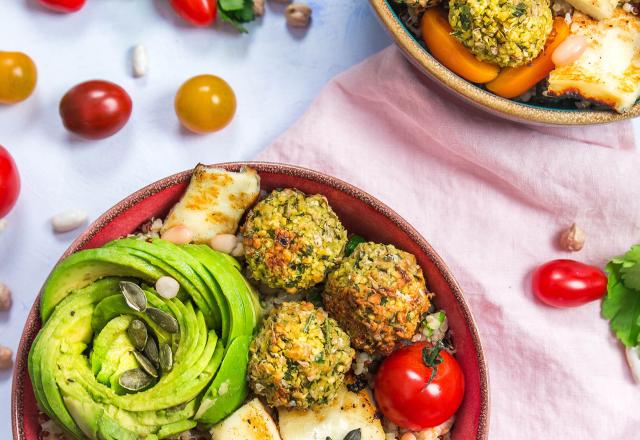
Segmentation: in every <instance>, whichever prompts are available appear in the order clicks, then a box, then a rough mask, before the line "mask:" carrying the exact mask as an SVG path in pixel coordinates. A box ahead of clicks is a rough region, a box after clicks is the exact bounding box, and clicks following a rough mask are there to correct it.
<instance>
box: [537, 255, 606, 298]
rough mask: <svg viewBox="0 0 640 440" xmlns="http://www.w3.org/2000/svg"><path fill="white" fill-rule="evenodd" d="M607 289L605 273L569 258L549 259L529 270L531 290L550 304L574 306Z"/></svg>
mask: <svg viewBox="0 0 640 440" xmlns="http://www.w3.org/2000/svg"><path fill="white" fill-rule="evenodd" d="M606 292H607V276H606V275H605V274H604V272H603V271H601V270H600V269H598V268H597V267H593V266H589V265H586V264H583V263H580V262H578V261H573V260H553V261H549V262H548V263H545V264H543V265H542V266H540V267H539V268H537V269H536V270H535V272H533V293H534V294H535V295H536V296H537V297H538V298H539V299H540V301H542V302H544V303H546V304H548V305H550V306H554V307H576V306H581V305H582V304H586V303H588V302H590V301H595V300H597V299H600V298H602V297H603V296H604V294H605V293H606Z"/></svg>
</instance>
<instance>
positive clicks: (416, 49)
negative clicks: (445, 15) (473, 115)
mask: <svg viewBox="0 0 640 440" xmlns="http://www.w3.org/2000/svg"><path fill="white" fill-rule="evenodd" d="M392 1H393V0H369V2H370V3H371V5H372V6H373V9H374V10H375V12H376V14H377V15H378V17H379V18H380V21H381V22H382V25H383V26H384V27H385V28H386V29H387V30H388V31H389V33H390V34H391V36H392V37H393V39H394V40H395V42H396V44H397V45H398V46H399V47H400V49H402V51H403V52H404V54H405V55H406V57H407V58H408V59H409V61H411V62H412V63H413V64H414V65H415V66H416V67H417V68H418V69H420V70H421V71H422V72H424V73H425V74H426V75H427V76H428V77H430V78H431V79H433V80H434V81H435V82H436V83H437V84H439V85H440V86H442V87H444V88H445V89H446V90H448V91H450V92H451V93H452V94H455V95H457V96H458V97H459V98H461V99H462V100H464V101H466V102H468V103H470V104H472V105H473V106H475V107H478V108H481V109H483V110H485V111H487V112H489V113H491V114H493V115H496V116H500V117H503V118H506V119H510V120H513V121H517V122H526V123H532V124H539V125H591V124H606V123H609V122H615V121H621V120H624V119H631V118H635V117H637V116H640V103H637V104H636V105H635V106H634V107H633V108H631V109H630V110H629V111H627V112H626V113H624V114H618V113H615V112H613V111H606V110H578V109H575V110H567V109H557V108H553V107H543V106H536V105H529V104H524V103H520V102H516V101H512V100H509V99H504V98H501V97H499V96H497V95H494V94H493V93H490V92H487V91H486V90H484V89H483V88H481V87H478V86H476V85H475V84H473V83H470V82H468V81H466V80H465V79H462V78H461V77H459V76H458V75H456V74H455V73H453V72H451V71H450V70H449V69H447V68H446V67H444V66H443V65H442V64H440V62H439V61H438V60H436V59H435V58H434V57H433V56H431V54H430V53H429V52H428V51H427V49H425V47H424V46H423V45H422V44H421V43H420V41H418V40H417V39H416V38H415V37H414V36H413V34H411V32H409V30H408V29H407V28H406V27H405V25H404V24H403V23H402V21H401V20H400V18H399V17H398V16H397V15H396V13H395V12H394V10H393V9H392V7H391V3H392Z"/></svg>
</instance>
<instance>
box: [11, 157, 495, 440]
mask: <svg viewBox="0 0 640 440" xmlns="http://www.w3.org/2000/svg"><path fill="white" fill-rule="evenodd" d="M245 165H248V166H251V167H253V168H255V169H257V170H258V172H259V173H260V177H261V179H262V188H263V189H266V190H270V189H272V188H282V187H295V188H298V189H300V190H302V191H304V192H306V193H320V194H324V195H325V196H326V197H327V198H328V199H329V202H330V204H331V206H332V208H333V209H334V210H335V211H336V213H337V214H338V216H339V217H340V219H341V220H342V222H343V224H344V226H345V227H346V228H347V229H348V230H349V231H352V232H356V233H358V234H360V235H363V236H364V237H367V238H368V239H370V240H373V241H377V242H383V243H392V244H394V245H396V246H397V247H399V248H401V249H404V250H406V251H408V252H411V253H413V254H414V255H415V256H416V257H417V259H418V263H419V264H420V265H421V266H422V269H423V270H424V273H425V276H426V278H427V283H428V285H429V288H430V290H432V291H433V292H435V294H436V299H435V301H436V303H437V305H438V306H439V307H441V308H442V309H444V310H445V311H446V312H447V316H448V317H449V325H450V328H451V332H452V335H453V341H454V344H455V347H456V350H457V354H456V358H457V359H458V361H459V362H460V364H461V366H462V369H463V371H464V375H465V381H466V392H465V397H464V401H463V403H462V406H461V408H460V410H459V411H458V413H457V419H456V424H455V427H454V430H453V436H452V438H453V440H471V439H477V440H484V439H487V438H488V422H489V388H488V377H487V366H486V363H485V359H484V355H483V352H482V346H481V344H480V338H479V336H478V330H477V329H476V326H475V322H474V320H473V316H472V315H471V311H470V310H469V306H468V305H467V303H466V302H465V300H464V296H463V294H462V291H461V290H460V287H459V286H458V284H457V282H456V281H455V279H454V278H453V276H452V275H451V272H450V271H449V269H448V268H447V267H446V266H445V264H444V262H443V261H442V259H441V258H440V257H439V256H438V254H437V253H436V251H435V250H434V249H433V248H432V247H431V245H429V243H428V242H427V241H426V240H425V239H424V238H423V237H422V236H421V235H420V234H419V233H418V231H416V230H415V229H414V228H413V227H412V226H411V225H409V224H408V223H407V222H406V221H405V220H403V219H402V218H401V217H400V216H399V215H398V214H396V213H395V212H393V211H392V210H391V209H390V208H389V207H387V206H386V205H384V204H383V203H381V202H380V201H379V200H377V199H375V198H373V197H372V196H370V195H369V194H367V193H365V192H364V191H361V190H359V189H357V188H355V187H353V186H351V185H349V184H348V183H345V182H343V181H341V180H338V179H336V178H333V177H330V176H327V175H325V174H322V173H319V172H316V171H311V170H307V169H304V168H298V167H293V166H289V165H280V164H271V163H260V162H256V163H254V162H248V163H227V164H221V165H219V166H220V167H223V168H226V169H229V170H238V169H239V168H240V167H242V166H245ZM190 177H191V171H185V172H183V173H180V174H175V175H173V176H170V177H167V178H166V179H162V180H160V181H158V182H156V183H153V184H151V185H149V186H147V187H146V188H143V189H141V190H140V191H138V192H136V193H134V194H132V195H131V196H129V197H127V198H126V199H124V200H123V201H121V202H120V203H118V204H117V205H115V206H114V207H113V208H111V209H110V210H108V211H107V212H106V213H105V214H103V215H102V216H101V217H100V218H98V219H97V220H96V221H95V222H94V223H93V224H92V225H91V226H89V228H88V229H87V231H86V232H84V233H83V234H82V235H81V236H80V237H78V239H76V240H75V241H74V242H73V244H72V245H71V246H70V247H69V249H67V251H66V252H65V253H64V255H63V256H62V258H64V257H66V256H68V255H70V254H72V253H73V252H76V251H78V250H81V249H88V248H95V247H99V246H102V245H103V244H105V243H107V242H108V241H111V240H114V239H116V238H119V237H122V236H124V235H127V234H129V233H131V232H133V231H135V230H136V229H138V227H139V226H140V225H141V224H142V223H144V222H146V221H147V220H148V219H149V218H151V217H163V216H164V215H166V214H167V212H168V211H169V209H170V208H171V207H172V206H173V205H174V204H175V203H176V202H177V201H178V200H179V198H180V196H181V195H182V193H183V191H184V190H185V188H186V187H187V184H188V182H189V179H190ZM38 309H39V301H38V300H36V302H35V303H34V305H33V307H32V308H31V311H30V313H29V316H28V318H27V323H26V325H25V328H24V331H23V333H22V339H21V341H20V347H19V348H18V354H17V356H16V364H15V371H14V377H13V392H12V401H11V421H12V424H13V438H14V440H36V439H37V438H38V433H39V424H38V411H37V408H36V401H35V397H34V394H33V390H32V388H31V382H30V380H29V375H28V373H27V357H28V354H29V348H30V347H31V344H32V342H33V340H34V338H35V336H36V334H37V333H38V330H39V329H40V319H39V310H38Z"/></svg>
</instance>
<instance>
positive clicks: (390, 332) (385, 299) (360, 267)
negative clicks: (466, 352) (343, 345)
mask: <svg viewBox="0 0 640 440" xmlns="http://www.w3.org/2000/svg"><path fill="white" fill-rule="evenodd" d="M431 296H432V294H430V293H428V292H427V288H426V285H425V280H424V276H423V274H422V269H421V268H420V266H418V264H417V262H416V257H415V256H414V255H412V254H410V253H408V252H404V251H401V250H399V249H397V248H396V247H395V246H393V245H384V244H377V243H362V244H360V245H358V247H356V249H355V250H354V252H353V253H352V254H351V255H350V256H349V257H347V258H345V259H344V260H343V261H342V262H341V263H340V264H339V265H338V267H337V268H336V269H335V270H334V271H333V272H331V273H330V274H329V277H328V278H327V284H326V285H325V290H324V292H323V295H322V300H323V303H324V307H325V309H326V310H327V312H329V315H330V316H331V317H333V318H335V319H336V321H338V324H339V325H340V326H341V327H342V328H343V329H344V330H345V331H346V332H347V333H348V334H349V336H350V337H351V344H352V345H353V347H354V348H356V349H357V350H362V351H365V352H367V353H371V354H373V353H379V354H385V355H386V354H389V353H391V352H392V351H393V350H394V348H395V347H396V345H397V344H398V342H400V341H401V340H408V339H411V338H412V337H413V335H414V334H415V332H416V329H417V327H418V324H419V322H420V319H421V316H422V315H423V314H424V313H426V312H427V310H428V309H429V305H430V300H431Z"/></svg>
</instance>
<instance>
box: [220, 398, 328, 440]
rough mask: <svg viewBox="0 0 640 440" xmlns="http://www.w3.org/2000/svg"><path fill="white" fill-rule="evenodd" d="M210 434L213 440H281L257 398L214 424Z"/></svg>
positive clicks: (271, 419)
mask: <svg viewBox="0 0 640 440" xmlns="http://www.w3.org/2000/svg"><path fill="white" fill-rule="evenodd" d="M211 436H212V439H213V440H281V438H280V434H278V428H277V427H276V424H275V422H274V421H273V418H271V415H270V414H269V413H268V412H267V410H266V409H265V407H264V406H263V405H262V403H261V402H260V400H258V399H253V400H251V401H250V402H248V403H245V404H244V405H243V406H241V407H240V408H238V409H237V410H236V411H235V412H234V413H233V414H231V415H230V416H229V417H227V418H226V419H225V420H223V421H222V422H220V423H218V424H217V425H216V426H214V427H213V428H212V429H211ZM322 440H324V439H322Z"/></svg>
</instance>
